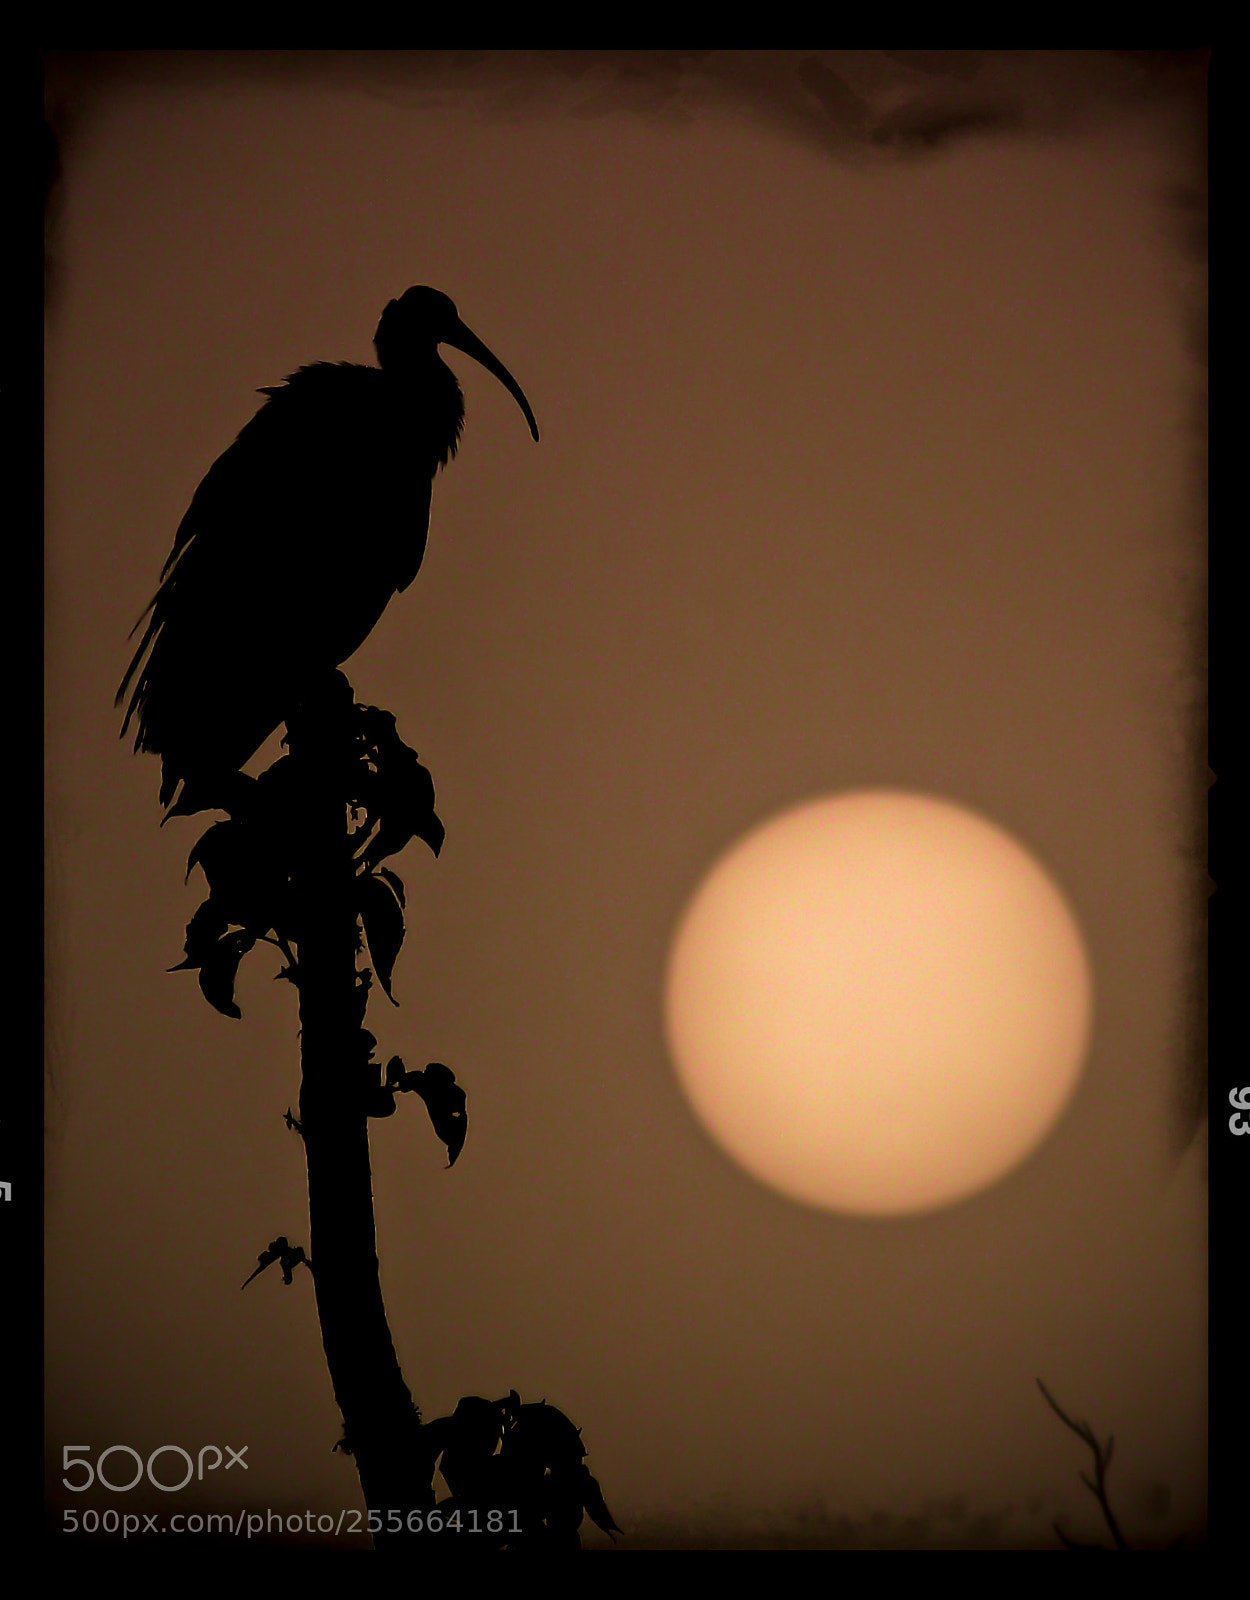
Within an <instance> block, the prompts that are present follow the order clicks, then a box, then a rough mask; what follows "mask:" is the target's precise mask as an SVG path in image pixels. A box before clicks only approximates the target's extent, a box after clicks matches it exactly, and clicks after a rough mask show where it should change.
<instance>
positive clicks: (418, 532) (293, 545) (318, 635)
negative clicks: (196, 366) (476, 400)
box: [118, 289, 538, 810]
mask: <svg viewBox="0 0 1250 1600" xmlns="http://www.w3.org/2000/svg"><path fill="white" fill-rule="evenodd" d="M375 342H376V345H377V349H378V356H379V360H380V363H381V365H380V366H379V367H367V366H358V365H354V364H351V363H346V362H343V363H337V364H336V363H330V362H318V363H316V364H315V365H312V366H306V367H301V368H300V369H299V371H298V372H295V373H293V374H292V375H291V376H290V377H289V378H288V379H287V380H286V382H285V383H284V384H282V385H281V386H278V387H275V388H271V389H263V390H261V393H262V394H264V395H266V396H267V397H268V398H267V400H266V402H265V404H264V405H262V407H261V408H260V410H259V411H258V412H257V414H256V415H255V416H254V417H253V418H252V420H251V422H249V423H248V424H247V426H246V427H245V428H244V429H243V430H242V432H241V433H240V434H239V436H238V438H237V439H236V440H235V442H234V444H232V445H231V446H230V448H229V449H228V450H227V451H225V453H224V454H223V455H222V456H220V457H219V458H218V460H217V461H216V462H215V463H214V465H213V466H212V467H211V468H210V470H209V472H208V473H207V475H206V476H205V478H204V480H203V481H202V483H201V484H200V486H199V488H198V489H197V490H196V493H195V497H194V498H193V500H192V502H191V505H190V507H189V508H188V510H187V513H186V515H185V516H184V518H183V519H182V523H181V525H180V526H179V529H178V532H177V535H176V537H175V540H174V547H173V550H172V551H171V552H170V556H169V559H168V560H167V561H166V563H165V567H164V569H163V570H162V574H161V577H162V582H161V587H160V589H159V590H158V592H157V594H156V596H155V598H154V599H153V601H152V603H151V605H150V606H149V608H148V609H149V611H150V612H151V618H150V620H149V622H148V625H147V629H146V632H145V633H144V635H143V638H142V640H141V642H140V644H139V648H138V650H137V651H136V653H135V656H134V659H133V661H132V662H131V664H130V669H129V671H128V672H127V674H126V677H125V680H124V681H123V683H122V686H121V689H120V690H119V691H118V700H119V702H120V700H121V699H122V698H123V696H124V695H125V694H126V692H127V689H128V688H130V685H131V680H132V679H133V680H134V686H133V689H132V690H131V698H130V702H129V705H128V707H127V712H126V721H125V724H124V726H123V729H122V731H123V733H124V732H125V731H126V728H127V727H128V726H129V724H130V721H131V719H132V717H133V718H137V732H136V739H135V748H136V749H137V750H148V751H154V752H156V753H157V754H159V755H160V756H161V757H162V760H163V777H162V784H161V803H162V804H163V805H165V806H169V805H170V803H171V801H172V800H173V798H174V792H175V790H176V789H177V787H178V784H179V780H182V781H183V782H184V783H185V785H186V787H185V789H184V791H183V793H182V795H181V796H180V797H179V802H178V806H177V807H176V808H175V809H178V810H189V809H199V808H200V806H201V805H203V804H212V803H214V801H213V799H212V795H213V793H214V792H215V791H219V789H220V782H221V779H222V778H223V777H229V775H231V774H234V773H236V772H237V771H238V769H239V768H240V767H241V766H242V765H243V764H244V763H245V762H246V761H248V760H249V759H250V757H251V756H252V755H254V754H255V752H256V751H257V750H258V749H259V748H260V746H261V745H262V744H263V743H264V741H265V740H266V739H267V738H268V737H269V735H270V734H271V733H272V732H273V731H274V729H275V728H276V727H277V726H278V725H279V723H281V722H282V721H283V720H284V719H285V717H286V714H287V711H288V709H289V708H290V707H291V705H292V703H293V701H294V699H295V697H297V695H298V693H299V691H300V688H301V686H302V685H304V684H306V683H307V682H309V681H310V679H311V678H313V677H314V676H315V675H316V674H318V673H324V672H326V671H328V670H329V669H331V668H334V667H337V666H339V665H340V664H341V663H342V662H344V661H346V660H347V659H348V657H349V656H351V655H353V654H354V653H355V651H356V650H358V649H359V648H360V646H361V644H363V642H364V640H365V639H366V638H367V636H368V635H369V633H370V632H371V631H372V629H373V627H374V625H375V624H376V623H377V621H378V619H379V618H380V617H381V615H382V613H383V611H384V610H385V609H386V607H387V605H388V604H389V602H390V600H391V599H392V597H393V596H394V595H395V594H397V593H402V592H403V590H405V589H406V588H407V587H408V585H409V584H410V583H411V582H412V580H413V578H414V577H415V576H416V574H417V570H418V568H419V567H420V565H421V561H422V557H423V556H424V553H425V544H426V536H427V532H428V529H429V517H430V497H431V487H432V480H433V478H434V475H435V473H436V472H437V471H438V470H439V468H440V467H444V466H446V465H447V463H448V461H449V460H450V459H451V458H452V457H453V456H454V455H455V452H456V447H457V445H458V443H459V440H460V432H461V428H462V426H463V423H464V400H463V396H462V394H461V390H460V385H459V384H458V382H457V381H456V378H455V375H454V374H453V373H452V371H451V370H450V368H449V367H447V366H446V365H445V364H444V363H443V361H441V360H440V359H439V355H438V344H439V343H440V342H443V343H452V344H455V345H457V347H459V348H461V349H465V350H467V352H468V353H469V354H471V355H474V356H475V357H476V359H478V360H479V361H483V364H484V365H486V366H487V367H488V369H489V370H491V371H493V372H494V373H495V375H496V376H497V377H499V378H500V381H501V382H504V383H505V384H506V385H507V387H508V388H509V389H510V390H511V391H512V393H513V394H514V395H515V396H516V397H517V400H518V404H520V405H521V406H522V409H523V411H524V412H525V414H526V417H527V419H528V421H529V423H530V427H531V431H532V432H533V434H534V437H535V438H537V437H538V431H537V426H536V425H535V423H534V421H533V415H532V413H531V412H530V410H529V406H528V403H527V402H526V401H525V398H524V396H523V395H522V394H521V392H520V389H519V387H518V386H517V385H516V383H515V381H514V380H513V379H512V378H511V376H510V374H508V372H507V370H506V368H503V367H502V366H501V365H500V363H499V362H498V361H496V360H495V358H494V357H493V356H491V354H490V352H489V351H488V350H486V348H485V346H483V345H481V344H480V342H479V341H477V340H476V339H475V338H474V336H473V335H472V334H470V333H469V332H468V330H467V329H466V328H464V326H463V324H462V323H460V321H459V318H458V317H457V316H456V312H455V307H454V306H453V305H452V303H451V301H450V300H448V299H447V297H446V296H445V295H441V294H438V293H437V292H436V291H435V290H432V289H410V290H409V291H408V293H407V294H405V295H404V296H403V298H402V300H399V301H391V303H390V305H389V306H388V307H387V310H386V311H385V312H384V313H383V317H382V321H381V323H380V324H379V327H378V333H377V336H376V340H375ZM144 615H145V616H146V615H147V613H146V612H145V613H144ZM142 620H143V619H142V618H141V619H140V621H142ZM145 656H146V659H145Z"/></svg>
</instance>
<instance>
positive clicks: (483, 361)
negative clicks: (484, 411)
mask: <svg viewBox="0 0 1250 1600" xmlns="http://www.w3.org/2000/svg"><path fill="white" fill-rule="evenodd" d="M442 343H443V344H449V345H451V347H452V348H453V349H454V350H463V351H464V353H465V355H466V356H472V357H473V359H474V361H476V362H478V364H479V365H481V366H483V367H485V368H486V370H487V372H493V373H494V375H495V376H496V377H497V378H498V379H499V381H500V383H502V384H503V386H504V388H505V389H506V390H507V391H508V393H509V394H510V395H511V396H512V398H513V399H514V400H515V401H516V403H517V405H519V406H520V408H521V410H522V411H523V412H524V413H525V420H526V422H528V423H529V425H530V432H531V433H532V434H533V435H534V442H535V443H537V442H538V424H537V423H536V422H535V421H534V413H533V412H532V411H531V410H530V403H529V401H528V400H527V399H526V398H525V395H524V393H523V392H522V389H521V385H520V384H519V383H518V382H517V381H516V379H515V378H514V377H513V376H512V374H511V373H510V372H509V371H508V369H507V367H505V366H504V364H503V362H502V361H500V359H499V357H498V356H496V355H493V354H492V353H491V352H490V351H489V350H488V349H487V348H486V346H485V345H484V344H483V343H482V341H481V340H480V339H479V338H478V336H477V334H475V333H470V331H469V329H468V328H466V327H465V325H464V323H463V322H461V321H460V319H459V317H457V318H456V326H455V329H454V331H453V332H452V333H449V334H448V333H445V334H444V335H443V338H442Z"/></svg>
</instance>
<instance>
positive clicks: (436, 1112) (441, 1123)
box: [388, 1057, 469, 1167]
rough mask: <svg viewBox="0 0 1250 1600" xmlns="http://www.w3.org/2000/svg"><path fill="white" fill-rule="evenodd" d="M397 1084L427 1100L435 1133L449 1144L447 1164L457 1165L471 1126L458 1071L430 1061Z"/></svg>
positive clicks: (438, 1062)
mask: <svg viewBox="0 0 1250 1600" xmlns="http://www.w3.org/2000/svg"><path fill="white" fill-rule="evenodd" d="M398 1059H399V1058H398V1057H395V1060H398ZM388 1072H389V1069H388ZM396 1087H398V1088H400V1089H405V1090H409V1089H410V1090H413V1091H414V1092H415V1093H416V1094H419V1095H420V1096H421V1098H422V1099H423V1100H424V1101H425V1109H426V1110H427V1111H428V1112H429V1114H430V1121H431V1122H432V1123H433V1124H434V1132H435V1133H436V1134H437V1135H438V1136H439V1138H440V1139H441V1140H442V1141H443V1143H444V1144H445V1145H446V1146H447V1165H448V1166H449V1167H454V1166H455V1164H456V1157H457V1156H458V1155H459V1154H460V1152H461V1150H463V1149H464V1139H465V1134H466V1133H467V1132H468V1128H469V1119H468V1114H467V1112H466V1109H465V1106H466V1100H467V1096H466V1095H465V1092H464V1090H463V1089H462V1088H461V1087H460V1085H459V1084H458V1083H457V1082H456V1075H455V1073H454V1072H452V1070H451V1068H450V1067H445V1066H444V1065H443V1063H442V1062H441V1061H431V1062H430V1064H429V1065H428V1066H427V1067H426V1069H425V1071H424V1072H405V1073H404V1074H403V1076H402V1078H401V1079H400V1080H399V1082H398V1084H397V1085H396Z"/></svg>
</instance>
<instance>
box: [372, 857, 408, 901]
mask: <svg viewBox="0 0 1250 1600" xmlns="http://www.w3.org/2000/svg"><path fill="white" fill-rule="evenodd" d="M378 877H379V878H384V879H385V880H386V882H387V883H389V884H390V886H391V888H392V889H393V890H394V891H395V898H396V900H398V901H399V904H400V909H401V910H402V909H403V907H404V906H405V905H406V904H407V901H406V900H405V899H404V883H403V879H402V878H401V877H400V876H399V874H398V872H392V871H391V869H390V868H389V867H379V868H378Z"/></svg>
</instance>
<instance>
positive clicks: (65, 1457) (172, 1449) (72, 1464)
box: [61, 1444, 247, 1494]
mask: <svg viewBox="0 0 1250 1600" xmlns="http://www.w3.org/2000/svg"><path fill="white" fill-rule="evenodd" d="M90 1450H91V1446H90V1445H89V1444H67V1445H64V1446H63V1447H62V1450H61V1466H62V1467H63V1468H64V1470H65V1471H66V1472H67V1473H70V1472H73V1471H75V1469H77V1470H78V1471H79V1472H85V1473H86V1477H85V1478H84V1479H80V1480H79V1481H78V1482H76V1483H75V1482H73V1481H72V1480H71V1479H70V1478H68V1477H65V1478H62V1479H61V1482H62V1483H63V1484H64V1485H65V1487H66V1488H67V1489H72V1490H73V1491H74V1492H75V1494H81V1493H82V1492H83V1491H84V1490H85V1489H90V1487H91V1485H92V1484H93V1483H99V1484H101V1485H102V1486H103V1487H104V1488H105V1489H111V1490H112V1491H113V1493H114V1494H125V1493H127V1491H128V1490H130V1489H133V1488H134V1487H135V1485H136V1484H138V1483H141V1482H142V1481H143V1479H144V1477H145V1476H146V1478H147V1480H148V1482H149V1483H150V1484H152V1485H153V1487H154V1488H157V1489H161V1490H163V1491H164V1492H165V1493H166V1494H173V1493H174V1492H175V1490H178V1489H185V1488H186V1486H187V1484H189V1483H190V1482H191V1479H192V1478H203V1476H204V1457H205V1456H207V1455H213V1456H215V1457H216V1460H215V1461H210V1462H209V1463H208V1470H209V1472H216V1470H217V1468H218V1467H220V1466H221V1465H222V1461H223V1459H224V1458H223V1456H222V1453H221V1450H220V1448H219V1447H218V1446H217V1445H215V1444H206V1445H202V1446H201V1447H200V1450H199V1452H198V1454H197V1455H196V1458H195V1460H194V1461H193V1460H192V1459H191V1455H190V1452H189V1451H187V1450H184V1449H183V1448H182V1446H181V1445H180V1444H162V1445H158V1446H157V1447H156V1449H155V1450H153V1452H152V1454H151V1455H150V1456H149V1457H148V1459H147V1461H146V1462H145V1461H144V1459H143V1457H142V1456H141V1455H140V1454H139V1452H138V1451H137V1450H135V1449H132V1448H131V1446H130V1445H128V1444H111V1445H109V1446H108V1448H107V1449H106V1450H101V1451H100V1454H99V1455H98V1456H97V1457H96V1462H95V1465H94V1466H92V1464H91V1462H90V1461H84V1460H83V1459H82V1456H81V1452H83V1451H86V1452H88V1453H89V1452H90ZM246 1454H247V1446H246V1445H243V1446H242V1448H241V1449H238V1450H236V1449H234V1448H233V1446H231V1445H227V1446H226V1455H228V1456H229V1457H230V1459H229V1461H226V1463H225V1469H224V1470H225V1471H226V1472H229V1471H230V1468H231V1467H242V1468H243V1470H244V1472H246V1471H247V1462H246V1461H244V1459H243V1457H244V1456H245V1455H246ZM111 1455H127V1456H130V1457H132V1458H133V1461H134V1468H135V1475H134V1477H133V1478H131V1480H130V1482H129V1483H113V1482H111V1481H110V1480H109V1479H108V1478H106V1477H105V1476H104V1463H105V1462H106V1461H107V1460H108V1458H109V1456H111ZM165 1455H173V1456H181V1457H182V1460H183V1462H185V1463H186V1469H187V1472H186V1476H185V1477H184V1478H183V1479H181V1481H180V1482H178V1483H162V1482H161V1480H160V1478H159V1477H158V1476H157V1475H156V1473H155V1472H154V1471H153V1467H154V1465H155V1463H156V1461H157V1460H158V1458H159V1457H161V1456H165ZM168 1465H170V1466H172V1465H174V1463H168ZM179 1467H180V1464H179Z"/></svg>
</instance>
